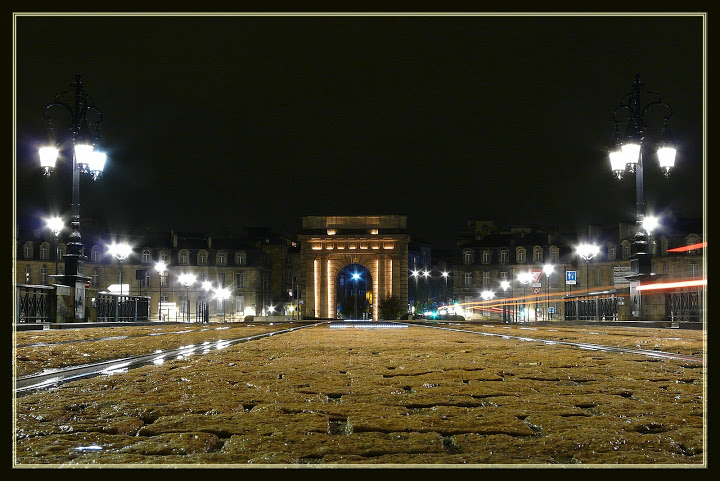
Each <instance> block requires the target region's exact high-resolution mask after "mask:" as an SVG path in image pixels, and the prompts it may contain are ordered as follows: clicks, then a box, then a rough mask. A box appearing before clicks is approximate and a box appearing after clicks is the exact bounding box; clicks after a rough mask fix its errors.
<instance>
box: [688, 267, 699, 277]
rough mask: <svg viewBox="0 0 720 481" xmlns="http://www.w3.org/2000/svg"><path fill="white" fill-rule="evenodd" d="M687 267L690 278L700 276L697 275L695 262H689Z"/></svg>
mask: <svg viewBox="0 0 720 481" xmlns="http://www.w3.org/2000/svg"><path fill="white" fill-rule="evenodd" d="M689 267H690V278H691V279H697V278H698V277H700V276H699V275H698V274H699V272H700V271H699V270H698V265H697V264H690V265H689Z"/></svg>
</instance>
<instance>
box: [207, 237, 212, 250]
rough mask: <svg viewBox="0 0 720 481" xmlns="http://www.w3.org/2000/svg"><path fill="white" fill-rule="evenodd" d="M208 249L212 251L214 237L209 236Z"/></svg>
mask: <svg viewBox="0 0 720 481" xmlns="http://www.w3.org/2000/svg"><path fill="white" fill-rule="evenodd" d="M208 249H212V237H210V236H208Z"/></svg>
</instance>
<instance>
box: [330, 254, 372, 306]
mask: <svg viewBox="0 0 720 481" xmlns="http://www.w3.org/2000/svg"><path fill="white" fill-rule="evenodd" d="M335 286H336V288H335V306H336V313H335V314H336V317H337V318H340V319H353V320H362V319H372V306H373V282H372V275H371V274H370V270H368V268H367V267H365V266H364V265H362V264H358V263H352V264H347V265H346V266H344V267H343V268H342V269H340V271H338V273H337V276H336V279H335Z"/></svg>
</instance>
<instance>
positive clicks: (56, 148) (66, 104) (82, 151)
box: [38, 75, 105, 319]
mask: <svg viewBox="0 0 720 481" xmlns="http://www.w3.org/2000/svg"><path fill="white" fill-rule="evenodd" d="M53 112H58V115H59V114H60V113H61V112H65V114H69V119H70V127H69V128H63V129H60V132H63V133H64V134H63V135H56V130H55V126H54V125H53V120H54V119H55V117H54V116H53V115H52V113H53ZM89 113H90V114H91V115H90V119H88V114H89ZM43 118H44V119H45V124H46V131H47V134H48V145H44V146H42V147H41V148H40V149H39V151H38V154H39V156H40V166H41V167H42V168H43V169H44V170H45V176H49V175H50V173H51V172H52V170H53V169H54V168H55V162H56V161H57V158H58V155H59V153H60V150H61V149H62V147H63V146H64V144H65V143H66V142H67V141H69V142H70V143H71V144H72V149H73V150H72V218H71V221H70V225H71V226H72V232H71V234H70V237H69V241H68V250H67V253H66V254H65V256H64V260H65V274H64V281H63V283H64V284H66V285H69V286H71V287H73V288H74V290H75V295H74V296H73V298H74V299H75V318H76V319H85V282H86V281H87V280H89V278H87V277H85V276H84V275H83V274H82V271H83V261H84V260H85V257H84V256H83V255H82V250H83V245H82V238H81V236H80V173H89V174H91V175H92V178H93V180H96V179H97V178H98V177H99V176H100V173H101V172H102V171H103V168H104V166H105V154H104V153H102V152H96V151H95V150H94V146H95V145H96V144H97V143H98V142H99V140H100V124H101V123H102V113H101V112H100V109H99V108H98V107H97V106H96V105H95V101H94V100H93V99H92V97H90V96H89V95H88V94H87V92H85V89H84V88H83V86H82V82H81V81H80V75H75V82H74V84H73V85H72V88H71V89H70V90H68V91H66V92H62V93H60V94H57V95H56V96H55V97H54V98H53V100H52V101H51V102H50V103H48V104H47V105H46V106H45V108H44V109H43ZM91 123H92V126H93V127H94V128H93V129H92V131H91V128H90V127H91V126H90V124H91Z"/></svg>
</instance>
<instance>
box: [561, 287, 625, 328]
mask: <svg viewBox="0 0 720 481" xmlns="http://www.w3.org/2000/svg"><path fill="white" fill-rule="evenodd" d="M565 320H566V321H617V320H618V298H617V297H616V296H615V293H613V292H607V291H605V292H601V293H597V294H592V293H591V294H581V295H577V296H565Z"/></svg>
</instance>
